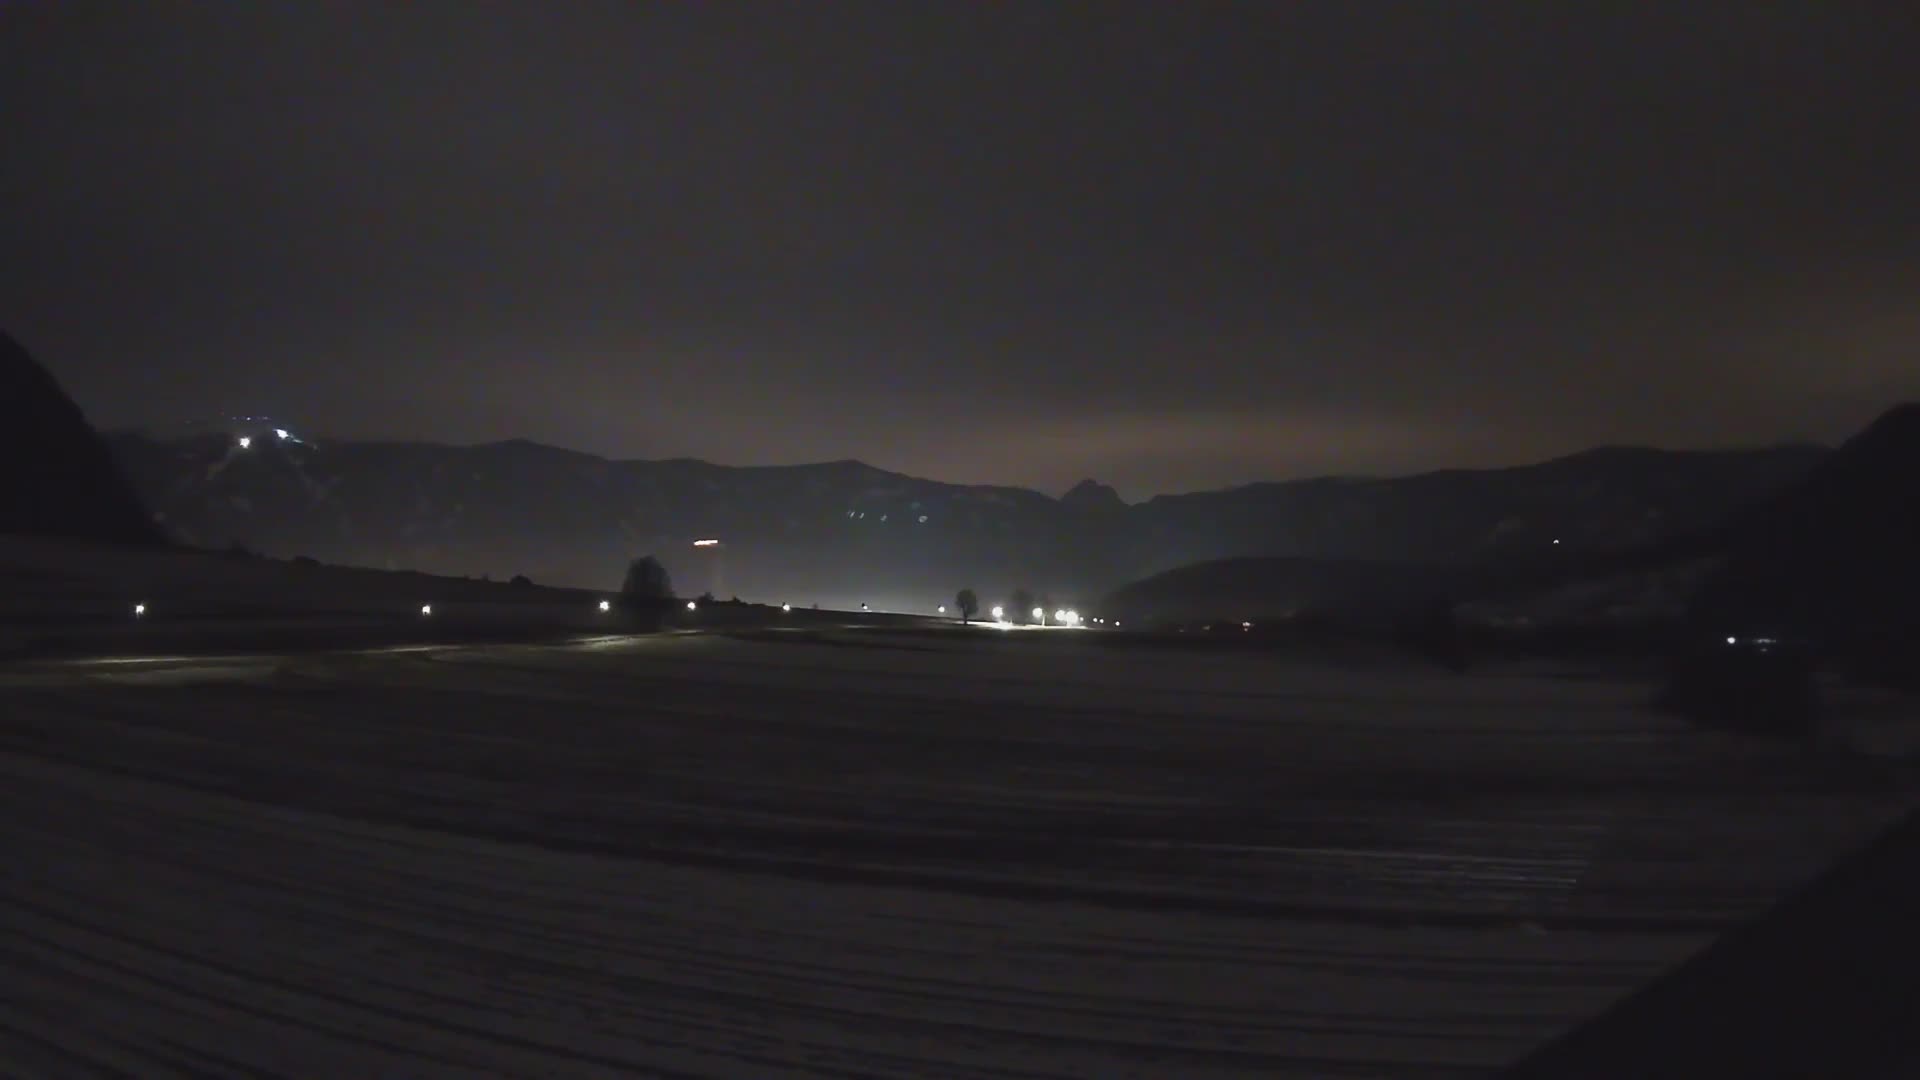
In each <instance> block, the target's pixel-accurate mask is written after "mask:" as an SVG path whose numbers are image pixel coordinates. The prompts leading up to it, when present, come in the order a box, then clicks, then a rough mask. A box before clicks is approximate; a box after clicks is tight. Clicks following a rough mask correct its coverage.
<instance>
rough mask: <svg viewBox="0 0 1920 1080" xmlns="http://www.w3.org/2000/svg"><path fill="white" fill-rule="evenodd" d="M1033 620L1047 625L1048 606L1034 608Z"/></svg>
mask: <svg viewBox="0 0 1920 1080" xmlns="http://www.w3.org/2000/svg"><path fill="white" fill-rule="evenodd" d="M1033 621H1034V622H1037V623H1039V624H1040V625H1041V626H1045V625H1047V609H1046V608H1034V609H1033Z"/></svg>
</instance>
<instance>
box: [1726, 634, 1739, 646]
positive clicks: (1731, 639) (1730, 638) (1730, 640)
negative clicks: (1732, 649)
mask: <svg viewBox="0 0 1920 1080" xmlns="http://www.w3.org/2000/svg"><path fill="white" fill-rule="evenodd" d="M1727 644H1729V645H1738V644H1740V639H1739V638H1737V637H1733V636H1731V635H1729V636H1728V638H1727Z"/></svg>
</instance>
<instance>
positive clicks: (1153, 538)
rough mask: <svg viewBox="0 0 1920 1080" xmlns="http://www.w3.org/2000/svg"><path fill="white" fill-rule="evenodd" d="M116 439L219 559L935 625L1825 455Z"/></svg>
mask: <svg viewBox="0 0 1920 1080" xmlns="http://www.w3.org/2000/svg"><path fill="white" fill-rule="evenodd" d="M109 442H110V443H111V445H112V446H113V448H114V452H115V454H116V455H117V457H118V458H119V460H120V461H121V463H122V466H123V468H124V469H125V470H126V472H127V473H128V475H129V476H130V477H132V478H133V480H134V483H135V485H136V487H137V488H138V490H139V491H140V492H141V493H142V494H143V495H144V496H145V497H146V498H147V499H148V500H149V502H151V503H152V504H153V505H155V506H156V507H157V508H159V509H161V510H163V511H164V513H165V514H166V518H167V520H168V522H169V523H170V524H171V525H172V526H173V527H174V528H175V530H176V531H177V532H178V534H179V535H180V538H181V539H183V540H186V541H188V542H191V543H195V544H198V545H201V546H211V547H224V546H227V545H229V544H233V543H240V544H244V545H246V546H248V547H251V548H255V549H257V550H261V551H263V552H265V553H267V554H273V555H282V556H292V555H311V556H313V557H316V558H319V559H321V560H323V561H327V562H339V563H346V564H352V565H366V566H392V567H395V568H411V569H422V570H429V571H434V572H439V573H450V574H471V575H474V576H479V575H481V574H492V575H496V576H510V575H513V574H519V573H524V574H528V575H529V576H532V577H534V578H535V579H536V580H540V581H543V582H548V583H554V584H574V585H581V586H587V587H602V586H604V585H606V584H608V579H609V578H611V577H613V576H615V575H616V574H617V572H618V569H619V568H620V567H622V566H624V565H625V562H626V560H627V559H630V558H631V557H632V556H633V555H635V554H640V553H649V552H651V553H655V554H658V555H659V556H660V557H661V558H662V560H663V561H664V562H665V563H666V564H667V567H668V569H669V571H670V572H671V573H672V574H673V576H674V579H675V580H676V581H678V582H681V583H682V585H683V587H686V588H689V589H693V590H694V591H704V590H705V589H709V588H710V589H711V590H712V591H714V592H716V593H727V594H732V593H735V592H737V593H739V594H740V595H742V596H745V597H749V598H754V599H766V600H778V601H787V600H791V601H793V602H796V603H812V602H819V603H822V604H823V605H837V604H846V605H850V606H857V604H859V603H871V604H872V605H873V606H874V607H875V608H876V609H880V608H884V607H893V608H898V609H905V610H923V609H924V610H931V609H932V608H933V607H934V606H935V605H937V604H939V603H944V602H946V601H947V600H950V599H951V597H952V594H953V591H954V590H955V589H956V588H958V587H960V586H963V585H967V586H972V587H974V588H975V589H976V590H978V591H980V593H981V595H982V598H983V600H985V599H986V598H987V597H989V596H1000V595H1004V594H1005V593H1007V592H1010V591H1011V590H1012V589H1014V588H1018V587H1021V586H1025V587H1029V588H1031V589H1034V590H1035V591H1045V592H1049V593H1051V594H1052V595H1054V596H1055V597H1056V598H1059V599H1061V600H1068V599H1072V600H1075V601H1076V602H1080V603H1085V602H1087V601H1089V600H1091V599H1093V598H1094V597H1096V596H1098V595H1101V594H1103V593H1104V592H1105V591H1107V590H1108V589H1110V588H1112V587H1115V586H1117V585H1119V584H1121V583H1124V582H1127V581H1132V580H1135V579H1138V578H1141V577H1144V576H1147V575H1149V574H1152V573H1155V572H1158V571H1161V570H1167V569H1172V568H1174V567H1177V566H1181V565H1185V564H1188V563H1194V562H1200V561H1205V560H1208V559H1217V558H1230V557H1236V556H1282V557H1301V558H1346V559H1372V560H1380V561H1401V562H1421V563H1451V562H1459V561H1462V560H1467V559H1472V558H1476V557H1480V556H1482V555H1486V554H1489V553H1492V554H1498V553H1500V552H1503V551H1506V550H1509V549H1512V550H1526V549H1530V548H1538V547H1540V546H1541V545H1545V544H1548V543H1550V542H1551V540H1553V539H1557V538H1565V539H1566V540H1568V541H1569V543H1570V544H1571V545H1573V546H1577V547H1581V548H1606V547H1618V546H1626V545H1628V544H1631V543H1635V542H1642V541H1645V540H1648V539H1651V538H1654V537H1657V536H1662V535H1667V534H1671V533H1674V532H1676V531H1685V530H1686V529H1689V528H1697V527H1700V526H1702V525H1704V524H1706V523H1707V522H1710V521H1717V520H1719V518H1720V516H1721V515H1722V514H1724V513H1725V512H1726V511H1728V510H1730V509H1732V508H1733V507H1734V506H1736V505H1740V504H1743V503H1745V502H1746V501H1749V500H1750V499H1751V498H1753V497H1757V496H1760V495H1764V494H1766V493H1769V492H1773V491H1777V490H1779V489H1780V488H1782V487H1784V486H1785V485H1787V484H1789V483H1790V482H1792V481H1794V480H1796V479H1798V478H1799V477H1800V476H1802V475H1804V473H1805V472H1806V471H1807V470H1808V469H1810V468H1811V467H1812V466H1813V464H1814V463H1815V462H1816V461H1818V460H1820V458H1821V457H1822V456H1823V455H1824V453H1825V451H1822V450H1814V449H1810V448H1797V449H1796V448H1788V449H1763V450H1756V451H1726V452H1722V451H1700V452H1688V451H1658V450H1649V451H1646V452H1644V453H1641V454H1636V455H1629V459H1622V460H1615V459H1613V458H1611V457H1609V456H1607V455H1602V456H1600V457H1598V458H1593V457H1581V456H1575V457H1572V458H1563V459H1552V460H1550V461H1548V462H1546V463H1541V464H1538V465H1534V466H1516V467H1511V468H1508V469H1503V470H1440V471H1436V472H1430V473H1422V474H1415V475H1414V476H1411V477H1404V478H1379V479H1352V478H1348V479H1328V478H1321V479H1310V480H1296V481H1275V482H1271V483H1266V484H1262V485H1257V486H1251V487H1242V488H1237V489H1220V490H1215V491H1206V492H1193V493H1187V494H1183V495H1177V496H1162V497H1156V498H1154V499H1150V500H1146V501H1145V502H1141V503H1134V504H1126V503H1124V502H1121V501H1118V499H1117V495H1114V496H1113V497H1111V498H1110V497H1109V496H1108V494H1107V493H1106V492H1103V491H1101V490H1100V489H1101V488H1102V487H1103V485H1099V484H1098V483H1097V482H1095V483H1094V484H1093V485H1092V486H1091V487H1088V486H1086V485H1076V488H1075V489H1074V491H1077V492H1079V495H1077V496H1075V497H1074V498H1072V499H1068V498H1066V497H1061V498H1056V497H1053V496H1050V495H1047V494H1044V493H1042V492H1038V491H1034V490H1031V489H1027V488H1018V487H1001V486H991V485H963V484H954V483H948V482H944V481H938V480H930V479H926V478H922V477H915V476H911V475H908V474H904V473H896V472H891V471H888V470H885V469H881V468H879V467H877V466H872V465H870V464H867V463H865V462H859V461H852V460H847V459H842V460H840V461H836V462H824V463H816V464H807V465H774V466H733V465H720V464H715V463H711V462H701V461H695V460H690V459H673V460H666V461H661V460H647V459H635V460H630V461H617V460H613V459H608V458H603V457H600V456H598V455H593V454H589V453H585V452H580V451H570V450H567V449H565V448H559V447H547V446H546V445H545V444H539V443H534V442H532V441H531V440H506V441H499V442H493V443H484V444H477V445H470V446H465V447H461V446H453V445H449V444H443V443H425V442H420V443H402V442H382V443H374V442H353V441H349V440H334V439H317V440H305V439H303V438H302V439H285V440H282V439H276V438H271V437H268V438H254V439H251V440H250V446H243V445H242V444H241V442H240V439H239V438H238V437H236V436H235V435H234V434H233V433H225V434H223V433H220V432H218V431H202V432H200V433H198V434H194V435H190V436H186V437H183V438H177V439H171V440H169V439H161V438H154V437H151V436H148V435H144V434H140V433H130V432H120V433H115V434H114V435H112V436H110V438H109ZM1074 491H1070V492H1069V493H1068V495H1074ZM695 537H706V538H719V539H722V540H723V545H722V550H719V551H701V552H696V551H695V550H694V549H693V548H692V547H691V542H692V539H693V538H695Z"/></svg>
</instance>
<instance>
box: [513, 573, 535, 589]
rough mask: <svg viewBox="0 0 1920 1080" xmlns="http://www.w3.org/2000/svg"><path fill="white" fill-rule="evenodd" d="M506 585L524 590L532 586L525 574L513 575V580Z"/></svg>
mask: <svg viewBox="0 0 1920 1080" xmlns="http://www.w3.org/2000/svg"><path fill="white" fill-rule="evenodd" d="M507 584H509V585H512V586H515V587H517V588H521V589H525V588H528V587H530V586H532V585H533V579H532V578H530V577H528V576H527V575H525V574H515V575H513V580H512V581H509V582H507Z"/></svg>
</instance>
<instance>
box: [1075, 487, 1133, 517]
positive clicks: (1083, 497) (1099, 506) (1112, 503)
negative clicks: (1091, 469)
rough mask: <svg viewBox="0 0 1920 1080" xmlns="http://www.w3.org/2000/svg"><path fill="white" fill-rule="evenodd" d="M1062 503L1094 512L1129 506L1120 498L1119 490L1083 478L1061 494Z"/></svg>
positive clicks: (1123, 508)
mask: <svg viewBox="0 0 1920 1080" xmlns="http://www.w3.org/2000/svg"><path fill="white" fill-rule="evenodd" d="M1060 505H1062V506H1065V507H1068V508H1070V509H1073V510H1085V511H1089V512H1093V513H1104V512H1107V511H1113V510H1125V509H1126V508H1127V504H1126V501H1125V500H1123V499H1121V498H1120V493H1119V492H1118V491H1115V490H1114V489H1112V488H1111V487H1108V486H1107V485H1105V484H1102V483H1099V482H1097V481H1094V480H1082V481H1080V482H1079V483H1077V484H1075V485H1073V487H1072V488H1071V489H1069V490H1068V491H1067V493H1066V494H1065V495H1062V496H1060Z"/></svg>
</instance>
